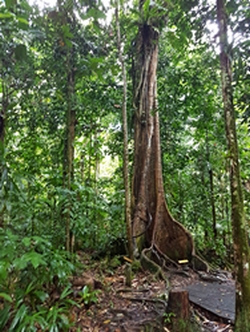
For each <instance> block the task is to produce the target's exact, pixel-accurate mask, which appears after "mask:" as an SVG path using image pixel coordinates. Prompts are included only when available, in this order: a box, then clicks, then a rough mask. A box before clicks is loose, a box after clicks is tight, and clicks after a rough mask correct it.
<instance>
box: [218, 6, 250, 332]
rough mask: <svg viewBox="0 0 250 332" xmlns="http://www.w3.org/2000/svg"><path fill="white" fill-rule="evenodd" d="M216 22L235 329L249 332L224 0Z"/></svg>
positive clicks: (249, 283) (248, 278)
mask: <svg viewBox="0 0 250 332" xmlns="http://www.w3.org/2000/svg"><path fill="white" fill-rule="evenodd" d="M217 18H218V25H219V37H220V50H221V53H220V65H221V85H222V96H223V103H224V117H225V128H226V138H227V146H228V158H229V160H230V190H231V205H232V217H231V218H232V229H233V243H234V264H235V279H236V329H237V331H249V330H250V269H249V258H250V256H249V255H250V253H249V246H248V242H247V232H246V220H245V213H244V200H243V194H242V185H241V178H240V165H239V152H238V142H237V134H236V125H235V111H234V103H233V91H232V83H231V82H232V75H231V72H232V68H231V67H232V66H231V54H230V48H229V43H228V39H227V15H226V10H225V4H224V0H217Z"/></svg>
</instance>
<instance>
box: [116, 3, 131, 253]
mask: <svg viewBox="0 0 250 332" xmlns="http://www.w3.org/2000/svg"><path fill="white" fill-rule="evenodd" d="M119 10H120V3H119V0H117V2H116V29H117V47H118V53H119V61H120V63H121V67H122V77H123V101H122V124H123V173H124V187H125V219H126V230H127V239H128V254H129V257H130V258H131V259H133V243H132V228H131V196H130V181H129V154H128V125H127V77H126V66H125V61H124V58H123V52H122V42H121V30H120V20H119Z"/></svg>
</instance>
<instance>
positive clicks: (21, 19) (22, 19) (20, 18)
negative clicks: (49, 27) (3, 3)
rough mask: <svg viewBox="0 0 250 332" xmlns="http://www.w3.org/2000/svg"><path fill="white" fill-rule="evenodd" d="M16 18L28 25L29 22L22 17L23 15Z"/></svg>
mask: <svg viewBox="0 0 250 332" xmlns="http://www.w3.org/2000/svg"><path fill="white" fill-rule="evenodd" d="M17 20H18V21H19V22H20V23H23V24H27V25H29V22H28V21H27V20H26V19H25V18H23V17H17Z"/></svg>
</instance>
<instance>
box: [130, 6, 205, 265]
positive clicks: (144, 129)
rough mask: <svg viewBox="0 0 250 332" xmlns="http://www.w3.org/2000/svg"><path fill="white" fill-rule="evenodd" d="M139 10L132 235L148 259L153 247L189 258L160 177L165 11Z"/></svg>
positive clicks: (167, 255) (186, 238)
mask: <svg viewBox="0 0 250 332" xmlns="http://www.w3.org/2000/svg"><path fill="white" fill-rule="evenodd" d="M140 15H141V21H140V24H139V28H138V33H137V37H136V42H135V56H134V64H133V74H134V76H133V83H134V87H133V90H134V108H135V114H134V125H135V133H134V140H135V142H134V144H135V148H134V149H135V151H134V172H133V237H134V238H135V242H136V249H137V250H138V251H139V252H141V253H142V258H145V256H147V258H150V259H151V260H152V259H153V258H154V252H155V251H157V252H158V254H160V255H162V256H163V257H164V260H166V259H167V260H171V261H172V263H173V262H178V260H180V259H188V260H189V261H191V260H192V258H194V257H196V256H195V255H194V245H193V240H192V237H191V234H190V233H189V232H188V231H187V230H186V229H185V228H184V227H183V226H182V225H181V224H180V223H178V222H177V221H175V220H174V219H173V217H172V216H171V214H170V212H169V210H168V207H167V204H166V201H165V193H164V187H163V178H162V164H161V144H160V128H159V114H158V109H157V76H156V71H157V64H158V43H159V30H160V29H161V27H162V26H163V25H164V24H165V17H166V16H165V15H166V12H164V11H161V10H160V11H158V8H157V9H156V8H154V7H152V6H150V2H149V1H144V2H141V3H140ZM147 247H149V248H147ZM146 260H147V259H146ZM147 261H148V260H147ZM205 268H206V266H205Z"/></svg>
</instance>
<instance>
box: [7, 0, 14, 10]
mask: <svg viewBox="0 0 250 332" xmlns="http://www.w3.org/2000/svg"><path fill="white" fill-rule="evenodd" d="M16 4H17V1H16V0H5V6H6V8H8V9H10V8H12V7H13V6H15V5H16Z"/></svg>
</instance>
